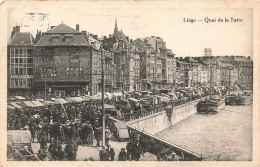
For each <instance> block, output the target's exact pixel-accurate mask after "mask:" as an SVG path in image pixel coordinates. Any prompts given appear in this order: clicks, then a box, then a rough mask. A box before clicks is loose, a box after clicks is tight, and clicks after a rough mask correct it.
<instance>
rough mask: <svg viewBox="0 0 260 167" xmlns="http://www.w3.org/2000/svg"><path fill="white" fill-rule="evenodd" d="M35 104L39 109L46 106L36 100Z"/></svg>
mask: <svg viewBox="0 0 260 167" xmlns="http://www.w3.org/2000/svg"><path fill="white" fill-rule="evenodd" d="M32 103H33V104H35V105H36V106H38V107H41V106H44V104H42V103H41V102H39V101H37V100H35V101H32Z"/></svg>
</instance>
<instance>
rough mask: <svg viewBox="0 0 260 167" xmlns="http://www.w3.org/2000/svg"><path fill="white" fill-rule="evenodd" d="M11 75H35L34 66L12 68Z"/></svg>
mask: <svg viewBox="0 0 260 167" xmlns="http://www.w3.org/2000/svg"><path fill="white" fill-rule="evenodd" d="M11 75H33V68H11Z"/></svg>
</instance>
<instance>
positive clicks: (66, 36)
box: [64, 34, 73, 42]
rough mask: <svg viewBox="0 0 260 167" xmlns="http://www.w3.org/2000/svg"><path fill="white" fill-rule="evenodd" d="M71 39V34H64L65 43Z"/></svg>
mask: <svg viewBox="0 0 260 167" xmlns="http://www.w3.org/2000/svg"><path fill="white" fill-rule="evenodd" d="M72 37H73V34H65V36H64V40H65V42H71V41H72Z"/></svg>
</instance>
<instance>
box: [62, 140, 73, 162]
mask: <svg viewBox="0 0 260 167" xmlns="http://www.w3.org/2000/svg"><path fill="white" fill-rule="evenodd" d="M64 151H65V153H66V155H67V158H68V160H69V161H75V160H76V153H75V151H74V149H73V144H72V142H71V141H69V142H68V144H67V145H66V146H65V149H64Z"/></svg>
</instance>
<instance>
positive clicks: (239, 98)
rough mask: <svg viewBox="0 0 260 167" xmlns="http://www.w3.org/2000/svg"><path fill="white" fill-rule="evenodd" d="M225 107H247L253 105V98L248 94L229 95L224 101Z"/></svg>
mask: <svg viewBox="0 0 260 167" xmlns="http://www.w3.org/2000/svg"><path fill="white" fill-rule="evenodd" d="M225 102H226V104H227V105H249V104H252V103H253V96H252V95H250V94H246V93H244V94H242V95H240V94H238V95H234V94H233V95H229V96H227V98H226V100H225Z"/></svg>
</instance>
